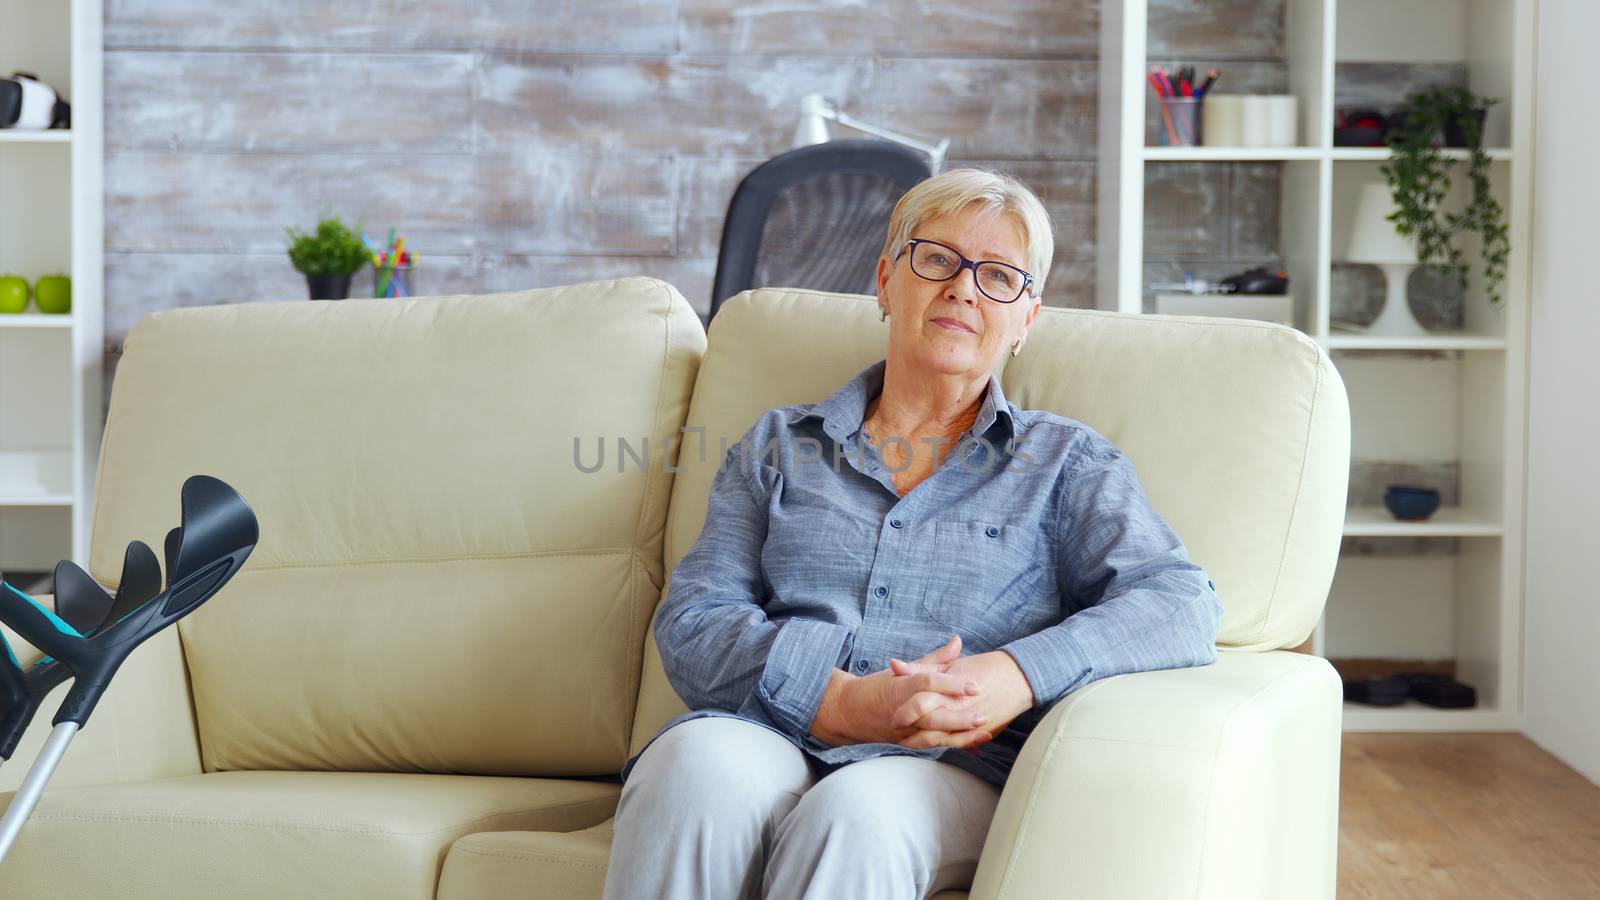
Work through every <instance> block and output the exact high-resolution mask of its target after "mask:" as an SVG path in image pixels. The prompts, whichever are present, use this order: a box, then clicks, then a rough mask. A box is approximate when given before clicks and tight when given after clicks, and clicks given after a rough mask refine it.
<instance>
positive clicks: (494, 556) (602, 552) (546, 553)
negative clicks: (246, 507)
mask: <svg viewBox="0 0 1600 900" xmlns="http://www.w3.org/2000/svg"><path fill="white" fill-rule="evenodd" d="M635 552H636V551H635V548H633V547H595V548H585V549H580V550H527V551H519V552H516V553H458V554H448V555H442V556H404V557H363V558H361V559H333V560H320V561H316V562H294V563H263V564H261V565H252V566H250V567H249V568H248V569H242V570H240V573H239V574H241V575H242V574H245V573H247V572H264V571H269V572H283V571H291V570H294V569H338V568H346V567H351V566H384V565H396V566H415V565H427V564H433V563H448V562H462V561H466V560H516V559H535V558H540V557H552V558H558V557H564V556H625V555H631V554H633V553H635Z"/></svg>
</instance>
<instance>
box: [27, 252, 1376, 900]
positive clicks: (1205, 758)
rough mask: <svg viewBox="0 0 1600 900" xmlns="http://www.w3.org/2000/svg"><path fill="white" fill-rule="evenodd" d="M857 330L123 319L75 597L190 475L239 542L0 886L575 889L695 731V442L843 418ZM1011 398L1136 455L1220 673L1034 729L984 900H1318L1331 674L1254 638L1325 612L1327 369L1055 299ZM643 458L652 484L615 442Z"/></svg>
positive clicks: (67, 768)
mask: <svg viewBox="0 0 1600 900" xmlns="http://www.w3.org/2000/svg"><path fill="white" fill-rule="evenodd" d="M885 335H886V331H885V326H883V325H881V324H880V323H879V322H878V319H877V316H876V315H875V311H874V308H873V305H872V304H871V303H867V302H864V301H863V300H862V299H861V298H852V297H843V296H837V295H826V294H818V293H812V292H806V291H772V290H766V291H757V292H754V293H753V294H751V295H745V296H742V297H740V298H736V299H735V300H734V301H733V302H731V303H729V304H728V305H727V306H726V307H725V308H724V309H723V310H722V311H721V313H720V314H719V315H718V317H717V319H716V320H715V323H714V325H713V327H712V328H711V334H710V338H709V348H708V340H707V336H706V334H705V332H704V331H703V330H702V328H701V325H700V323H699V321H698V320H697V319H696V317H695V316H694V314H693V313H692V312H691V311H690V308H689V306H688V304H687V303H685V301H684V300H683V298H682V297H681V296H680V295H679V294H678V292H677V291H675V290H674V289H673V288H671V287H670V286H668V285H666V284H663V283H661V282H659V281H654V280H650V279H624V280H620V281H611V282H601V283H596V284H588V285H578V286H574V287H567V288H559V289H552V290H541V291H528V292H522V293H511V294H499V295H492V296H478V297H447V298H426V299H414V300H401V301H394V300H382V301H367V300H361V301H354V300H352V301H346V302H343V303H305V302H300V303H256V304H241V305H231V306H217V307H208V308H197V309H184V310H174V311H168V312H161V313H157V314H155V315H152V316H150V317H148V318H146V319H144V320H143V321H141V322H140V323H139V324H138V325H137V327H135V328H134V329H133V331H132V333H131V334H130V335H129V336H128V339H127V343H126V354H125V356H124V357H123V359H122V362H121V366H120V368H119V371H118V373H117V378H116V384H115V390H114V393H113V396H112V405H111V412H110V418H109V421H108V423H107V427H106V434H105V442H104V449H103V453H102V458H101V464H100V476H99V484H98V493H97V505H96V517H95V523H94V535H93V554H92V558H91V560H90V571H91V572H92V573H93V574H94V575H95V576H96V578H97V579H99V580H101V581H102V582H105V583H111V582H114V581H115V579H116V578H117V577H118V571H119V566H120V563H121V559H122V550H123V547H124V546H125V544H126V543H127V542H128V541H129V540H132V539H134V538H142V539H144V540H145V541H147V542H154V543H156V545H157V546H159V539H160V538H161V536H162V534H164V533H165V530H166V529H167V528H169V527H171V526H172V525H173V524H175V523H176V522H177V518H178V506H177V501H178V487H179V485H180V484H181V483H182V480H183V478H184V477H185V476H187V475H190V474H193V473H197V472H206V473H211V474H214V475H217V476H219V477H221V478H223V479H224V480H226V481H228V482H229V483H231V484H233V485H234V486H235V487H236V488H237V489H238V490H239V491H240V492H241V493H242V494H243V495H244V496H245V497H246V498H247V499H248V500H249V501H250V502H251V503H252V505H253V506H254V508H255V510H256V512H257V513H258V515H259V518H260V521H261V542H260V544H259V546H258V547H257V549H256V551H255V555H254V556H253V557H252V558H251V559H250V561H249V563H248V564H247V566H246V567H245V568H244V570H243V571H242V572H241V573H240V574H239V575H238V576H237V577H236V578H235V579H234V580H233V582H232V583H231V584H229V586H228V587H227V588H226V589H225V590H224V591H223V592H222V593H221V594H219V595H218V596H217V597H216V598H215V599H213V600H212V601H211V602H210V603H209V604H208V605H207V606H206V607H204V608H202V609H201V610H200V611H199V612H197V613H196V614H195V615H194V616H192V617H191V618H189V619H187V620H185V621H184V622H182V623H181V625H180V626H179V628H178V630H177V631H176V632H175V633H172V632H169V633H166V634H164V635H162V636H161V637H160V638H158V639H156V640H153V641H152V642H151V643H150V644H148V645H147V646H145V647H144V648H141V650H140V651H139V652H138V653H136V654H135V655H134V656H133V658H132V659H131V660H130V661H129V663H128V665H127V666H126V667H125V668H124V670H123V672H122V674H121V675H120V676H119V677H118V680H117V681H116V682H115V683H114V684H113V686H112V688H111V689H110V691H109V692H108V694H107V696H106V699H105V701H104V702H102V704H101V706H100V709H99V711H98V712H97V713H96V715H95V718H94V719H93V720H91V721H90V723H89V726H88V728H87V729H85V731H84V732H83V733H82V735H81V736H80V738H79V739H78V741H77V743H75V744H74V746H73V747H72V748H71V750H70V751H69V753H68V755H67V759H66V761H65V763H64V764H63V767H62V769H61V771H60V773H59V774H58V776H57V777H56V779H55V780H54V781H53V782H52V784H51V787H50V789H49V791H48V792H47V793H46V795H45V797H44V800H43V802H42V803H41V805H40V806H39V808H38V810H37V811H36V813H35V814H34V816H33V818H32V820H31V821H30V822H29V823H28V824H27V826H26V827H25V828H24V830H23V834H22V837H21V839H20V841H19V843H18V844H17V846H16V848H15V850H14V852H13V855H12V857H11V858H10V859H9V860H8V861H7V862H6V863H4V864H3V865H0V895H3V896H6V897H25V896H51V897H61V898H79V897H82V898H94V897H117V898H162V900H175V898H189V897H195V898H200V897H205V898H212V897H227V898H288V897H294V898H309V897H337V898H384V900H395V898H417V900H422V898H433V897H438V898H441V900H466V898H511V897H552V898H566V897H572V898H594V897H598V896H599V894H600V885H601V884H602V881H603V879H604V875H605V867H606V858H607V855H608V851H609V846H610V836H611V817H612V815H613V813H614V810H615V805H616V801H617V796H618V791H619V788H618V787H617V785H616V784H615V783H614V779H608V778H607V776H608V775H612V774H613V773H616V772H617V771H618V770H619V769H620V768H621V766H622V763H623V762H624V760H625V759H626V758H627V757H628V755H629V754H630V752H632V751H633V750H636V749H638V748H639V747H640V746H641V745H642V743H643V742H644V741H646V740H648V739H649V738H650V737H651V736H652V735H653V734H654V733H655V731H656V729H657V728H658V727H659V725H660V724H661V723H662V722H664V721H665V720H666V719H667V718H669V717H670V716H672V715H674V714H675V713H677V712H678V711H679V710H681V709H682V705H681V703H680V701H679V700H678V699H677V697H676V696H675V695H674V694H673V692H672V690H671V688H670V687H669V686H668V684H667V682H666V680H665V678H664V677H663V675H662V672H661V667H660V662H659V657H658V655H657V653H656V649H655V646H654V641H653V640H650V639H649V630H648V626H649V621H650V617H651V614H652V611H653V609H654V608H655V605H656V602H657V600H658V599H659V596H660V594H661V591H662V588H663V582H664V580H665V576H666V574H667V573H669V572H670V571H671V569H672V567H673V565H674V564H675V563H676V561H677V560H678V558H679V557H680V556H681V555H682V554H683V553H684V552H685V551H686V550H687V548H688V547H689V546H690V544H691V543H692V542H693V540H694V538H695V536H696V534H697V533H698V531H699V528H700V526H701V523H702V521H703V520H704V516H705V504H706V494H707V488H708V485H709V483H710V479H711V476H712V473H713V467H714V466H715V464H716V463H717V461H719V460H720V458H721V453H720V452H719V451H718V449H717V447H718V444H719V441H720V439H721V438H723V437H725V438H726V439H727V440H729V441H731V440H733V439H735V438H737V437H738V436H739V435H740V434H742V433H743V431H744V429H745V428H746V427H747V426H748V425H749V424H750V423H751V422H752V421H754V419H755V417H756V416H757V414H758V413H759V412H760V411H761V410H763V409H766V408H768V407H772V406H776V405H780V404H787V403H793V402H801V401H810V400H818V399H821V398H822V397H824V396H826V395H827V394H829V393H831V392H832V391H833V390H834V389H835V388H836V387H837V386H838V385H839V384H841V383H843V382H844V381H845V380H846V379H848V378H849V377H850V376H851V375H854V374H855V373H856V372H857V371H859V370H860V369H861V368H863V367H865V366H866V365H867V364H868V363H870V362H871V361H873V360H874V359H877V358H879V357H880V356H881V355H882V352H883V349H884V341H885ZM1004 381H1005V386H1006V393H1007V396H1008V397H1010V398H1011V399H1012V400H1013V401H1014V402H1016V403H1018V404H1019V405H1021V406H1025V407H1036V408H1047V409H1052V410H1056V411H1058V412H1061V413H1064V414H1066V415H1069V416H1072V417H1075V418H1077V419H1080V420H1082V421H1084V422H1086V423H1088V424H1090V425H1092V426H1094V427H1095V428H1097V429H1098V430H1099V431H1101V432H1102V433H1103V434H1105V435H1106V436H1107V437H1108V438H1110V439H1111V440H1112V441H1114V442H1115V443H1116V444H1118V445H1119V446H1120V447H1122V448H1123V450H1125V451H1126V452H1127V453H1128V454H1129V456H1131V457H1132V458H1133V460H1134V461H1135V463H1136V465H1137V466H1138V469H1139V472H1140V475H1141V478H1142V480H1143V483H1144V485H1145V487H1146V490H1147V492H1148V494H1149V496H1150V498H1151V500H1152V502H1153V503H1154V504H1155V506H1156V507H1157V509H1158V510H1159V511H1160V512H1161V513H1162V514H1163V515H1164V516H1165V517H1166V518H1167V520H1168V521H1169V522H1170V523H1171V524H1172V525H1173V527H1174V528H1175V529H1176V530H1177V531H1178V532H1179V534H1180V535H1181V536H1182V537H1183V538H1184V540H1185V541H1186V542H1187V544H1188V546H1189V548H1190V550H1191V553H1192V554H1193V555H1194V557H1195V558H1196V559H1197V560H1198V561H1199V562H1201V563H1202V564H1203V565H1204V566H1205V567H1206V568H1207V570H1208V571H1209V572H1210V573H1211V574H1212V576H1213V577H1214V579H1215V580H1216V583H1217V587H1218V589H1219V592H1220V594H1221V596H1222V599H1223V600H1224V602H1225V603H1226V605H1227V614H1226V618H1225V619H1224V621H1223V626H1222V633H1221V644H1222V645H1223V649H1224V651H1225V652H1223V653H1221V654H1220V658H1219V659H1218V661H1217V663H1216V664H1214V665H1212V666H1208V667H1203V668H1196V669H1182V670H1173V671H1163V672H1150V673H1141V674H1136V675H1126V676H1121V677H1116V678H1110V679H1106V680H1103V681H1100V682H1097V683H1094V684H1092V685H1090V686H1088V687H1086V688H1084V689H1082V690H1080V691H1077V692H1076V693H1074V694H1072V695H1070V696H1068V697H1067V698H1066V699H1064V700H1063V701H1062V702H1061V703H1059V704H1058V705H1057V706H1056V708H1055V709H1054V710H1053V711H1052V712H1051V713H1050V714H1049V715H1048V716H1047V717H1046V718H1045V719H1044V721H1043V722H1042V724H1041V725H1040V727H1039V728H1038V730H1037V732H1036V733H1035V735H1034V737H1033V739H1032V741H1031V742H1030V743H1029V744H1028V746H1027V747H1026V749H1025V750H1024V752H1023V754H1022V758H1021V760H1020V761H1019V764H1018V766H1017V768H1016V770H1015V772H1014V773H1013V775H1012V776H1011V780H1010V783H1009V785H1008V786H1007V788H1006V791H1005V793H1004V795H1003V798H1002V801H1001V804H1000V808H999V811H998V813H997V814H996V816H995V819H994V823H993V825H992V827H991V830H990V835H989V841H988V845H987V847H986V848H985V851H984V855H983V860H982V864H981V866H980V867H979V869H978V873H977V877H976V882H975V884H974V886H973V888H972V891H971V896H973V897H975V898H976V897H984V898H988V897H1017V898H1021V897H1027V898H1035V897H1036V898H1045V897H1050V898H1061V897H1081V898H1094V900H1104V898H1123V897H1126V898H1141V900H1148V898H1166V897H1208V898H1211V897H1215V898H1222V897H1226V898H1235V900H1237V898H1284V897H1319V896H1321V897H1327V896H1331V895H1332V893H1333V886H1334V852H1335V841H1336V820H1337V800H1338V761H1339V755H1338V748H1339V716H1340V691H1339V682H1338V679H1337V678H1336V676H1335V675H1334V673H1333V671H1332V669H1331V668H1330V667H1329V666H1328V664H1327V663H1326V662H1325V661H1323V660H1321V659H1318V658H1315V657H1311V656H1307V655H1303V654H1299V653H1292V652H1285V651H1283V650H1282V648H1285V647H1290V646H1294V645H1297V644H1299V643H1300V642H1301V641H1302V640H1303V639H1304V638H1305V637H1306V635H1307V634H1308V633H1309V632H1310V631H1311V628H1312V625H1313V623H1314V622H1315V621H1316V619H1317V617H1318V615H1319V612H1320V610H1321V608H1322V603H1323V599H1324V597H1325V594H1326V591H1327V588H1328V584H1329V581H1330V578H1331V575H1332V571H1333V566H1334V562H1335V556H1336V553H1337V549H1338V543H1339V533H1340V525H1341V520H1342V517H1343V509H1344V497H1345V479H1346V473H1347V466H1348V455H1349V419H1348V412H1347V407H1346V402H1345V396H1344V391H1343V387H1342V385H1341V383H1340V381H1339V378H1338V375H1337V374H1336V373H1335V371H1334V369H1333V367H1332V366H1331V365H1330V363H1329V361H1328V358H1327V356H1326V354H1324V353H1322V352H1321V351H1320V350H1319V349H1318V348H1317V347H1316V345H1315V344H1314V343H1312V342H1311V341H1310V340H1308V339H1307V338H1305V337H1304V336H1302V335H1300V334H1299V333H1297V332H1294V331H1290V330H1288V329H1285V328H1281V327H1278V326H1273V325H1266V324H1259V323H1251V322H1244V321H1220V320H1200V319H1175V318H1164V317H1155V316H1144V317H1136V316H1121V315H1115V314H1109V313H1100V312H1089V311H1067V310H1056V309H1046V310H1045V311H1044V312H1043V314H1042V315H1041V317H1040V319H1039V322H1038V325H1037V328H1036V330H1035V332H1034V336H1033V338H1032V339H1031V340H1030V341H1029V343H1028V347H1027V350H1026V352H1024V353H1023V355H1022V356H1021V357H1020V358H1019V359H1016V360H1014V361H1011V362H1010V363H1009V366H1008V369H1007V371H1006V372H1005V374H1004ZM686 423H687V424H688V425H690V426H700V427H704V428H705V434H706V442H707V444H708V445H709V446H708V449H707V452H705V453H704V454H701V453H699V452H698V438H697V436H696V434H694V433H691V434H690V435H689V436H688V438H687V443H686V444H685V445H684V446H683V448H682V452H681V453H680V452H679V443H680V441H679V437H680V434H681V432H680V427H681V426H684V425H685V424H686ZM599 438H604V440H605V450H604V455H603V459H604V462H605V465H604V466H603V467H602V468H600V469H599V470H598V471H593V472H585V471H582V468H588V467H592V466H593V465H594V463H595V461H596V459H597V458H601V457H600V454H599V453H598V448H597V444H596V441H597V439H599ZM646 438H648V447H649V451H648V454H647V455H646V456H647V458H648V460H649V465H648V468H647V469H646V468H644V467H642V466H640V465H638V464H637V463H636V462H635V460H634V457H630V456H627V455H625V454H619V453H618V449H619V448H618V445H617V442H618V440H619V439H621V440H624V441H626V442H627V443H628V445H629V446H630V448H632V450H633V452H634V453H635V454H639V453H640V448H641V446H642V445H643V443H644V441H645V439H646ZM575 439H576V440H577V442H578V446H577V452H576V456H575V445H574V442H575ZM664 442H665V443H667V444H668V447H669V452H668V454H667V459H668V461H669V462H670V461H672V459H673V458H674V457H675V458H676V459H677V462H678V466H677V467H675V468H680V469H681V471H678V472H676V473H674V472H673V471H671V470H670V468H671V467H664V466H663V464H662V462H663V455H662V450H661V448H662V446H663V443H664ZM641 455H645V454H641ZM619 460H621V462H622V464H621V465H620V467H619V465H618V463H619ZM580 464H581V467H582V468H580ZM619 468H620V471H619ZM12 637H14V636H12ZM53 708H54V707H53V703H52V704H48V705H47V706H46V709H47V710H51V709H53ZM48 720H49V715H41V716H40V718H39V721H38V722H37V723H36V725H35V728H34V731H33V732H32V733H31V734H30V735H29V737H28V739H27V741H26V742H25V744H24V745H23V748H22V750H21V751H19V753H18V755H17V757H16V760H14V761H13V762H12V763H11V764H9V765H8V766H6V767H5V768H4V769H3V770H0V777H3V778H4V779H5V782H4V783H3V785H0V787H3V788H4V789H5V790H10V789H12V788H13V787H14V786H15V784H16V783H17V781H19V780H20V778H21V774H22V771H23V769H24V768H25V764H26V762H27V761H28V760H30V759H31V758H32V755H33V753H34V751H36V750H37V748H38V746H39V745H40V743H41V741H42V736H43V732H44V730H45V729H47V728H48ZM5 801H6V797H5V795H0V803H4V802H5ZM1085 823H1092V827H1088V826H1086V824H1085ZM941 896H943V897H958V896H963V895H962V894H960V893H949V892H947V893H946V894H944V895H941Z"/></svg>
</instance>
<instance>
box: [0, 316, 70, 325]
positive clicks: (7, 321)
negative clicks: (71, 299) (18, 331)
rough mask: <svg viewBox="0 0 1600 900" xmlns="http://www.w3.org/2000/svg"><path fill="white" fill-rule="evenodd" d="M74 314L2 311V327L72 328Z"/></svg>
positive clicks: (0, 317) (0, 319)
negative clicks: (10, 312) (11, 312)
mask: <svg viewBox="0 0 1600 900" xmlns="http://www.w3.org/2000/svg"><path fill="white" fill-rule="evenodd" d="M71 327H72V316H70V315H65V314H63V315H52V314H50V313H16V314H5V313H0V328H71Z"/></svg>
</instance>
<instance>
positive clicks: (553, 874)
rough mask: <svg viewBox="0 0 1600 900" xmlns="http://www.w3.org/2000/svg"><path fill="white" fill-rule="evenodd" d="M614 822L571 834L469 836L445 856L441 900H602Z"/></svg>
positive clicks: (533, 832) (481, 833)
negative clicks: (557, 899)
mask: <svg viewBox="0 0 1600 900" xmlns="http://www.w3.org/2000/svg"><path fill="white" fill-rule="evenodd" d="M615 821H616V820H615V819H607V820H605V821H604V822H601V823H600V824H598V825H594V826H592V827H589V828H584V829H580V830H577V831H570V832H554V831H481V832H478V833H477V834H469V835H467V836H466V837H464V838H462V839H461V840H459V841H456V843H455V846H453V847H451V848H450V855H449V856H448V857H446V858H445V861H444V873H443V874H442V875H440V876H439V900H525V898H529V897H560V898H562V900H587V898H593V900H599V898H600V895H601V893H602V892H603V890H604V888H605V883H606V862H607V860H608V859H609V858H610V856H611V838H612V835H613V828H612V826H613V824H614V823H615Z"/></svg>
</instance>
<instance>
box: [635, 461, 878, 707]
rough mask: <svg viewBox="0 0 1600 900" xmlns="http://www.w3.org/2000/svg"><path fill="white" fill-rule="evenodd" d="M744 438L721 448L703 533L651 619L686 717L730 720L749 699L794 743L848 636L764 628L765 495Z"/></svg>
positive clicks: (815, 627)
mask: <svg viewBox="0 0 1600 900" xmlns="http://www.w3.org/2000/svg"><path fill="white" fill-rule="evenodd" d="M753 434H754V429H752V434H747V435H746V436H745V437H744V438H743V439H742V440H740V441H739V442H738V443H736V444H734V445H733V446H732V447H730V448H729V450H728V453H727V456H726V457H725V458H724V459H723V463H722V466H721V468H719V469H718V470H717V473H716V475H715V477H714V478H713V480H712V483H711V494H710V498H709V503H708V506H707V511H706V522H705V526H704V527H703V528H702V530H701V532H700V537H699V538H698V539H697V540H696V541H695V544H694V546H693V547H692V548H690V550H689V552H688V553H687V554H685V555H684V557H683V559H682V561H680V562H679V563H678V565H677V567H676V568H675V569H673V572H672V577H671V583H670V586H669V587H668V589H667V597H666V599H665V600H663V601H662V603H661V606H660V608H659V609H658V610H657V611H656V615H655V620H654V631H655V638H656V645H657V647H658V648H659V649H660V651H661V661H662V664H663V667H664V668H665V670H666V675H667V680H668V681H669V682H670V683H671V684H672V687H673V689H674V690H676V691H677V692H678V696H679V697H681V698H683V701H684V702H685V703H686V704H688V706H689V707H690V708H691V709H723V710H728V711H737V710H738V709H739V708H740V707H741V706H743V705H744V704H745V702H746V701H747V700H748V699H750V698H751V696H752V695H753V696H754V697H755V698H756V699H757V701H758V702H759V703H760V704H761V706H762V708H763V709H764V710H765V711H766V713H767V715H768V716H769V717H770V718H771V719H772V721H773V723H774V724H776V725H778V726H779V727H780V728H782V729H784V730H785V731H787V732H788V733H789V734H791V735H793V736H795V737H803V736H804V735H806V734H807V733H809V731H810V729H811V722H812V719H813V718H815V716H816V712H817V706H818V704H820V703H821V701H822V695H823V693H824V691H825V690H826V688H827V686H828V680H829V677H830V674H831V671H832V670H833V668H835V666H836V664H837V662H838V660H839V659H841V658H842V657H843V656H844V654H845V648H846V642H847V641H848V639H849V636H850V632H849V630H848V629H846V628H844V627H843V626H840V625H836V624H833V623H829V622H823V621H820V620H815V619H805V618H798V617H796V618H786V619H780V620H778V621H772V620H770V619H769V618H768V617H767V613H766V610H765V608H764V607H765V605H766V599H767V597H768V591H767V588H766V583H765V578H764V576H763V575H762V571H761V548H762V545H763V543H764V542H765V540H766V536H767V516H768V503H769V500H770V498H771V495H772V486H771V485H768V484H766V483H765V481H764V479H763V477H762V475H763V474H765V475H766V476H767V477H769V478H772V479H780V478H781V476H779V475H778V474H777V472H776V471H772V470H769V471H768V472H766V473H763V472H762V471H761V469H760V468H759V467H760V466H761V463H760V462H759V460H758V459H757V454H756V453H755V452H754V451H747V450H746V448H748V447H751V446H752V444H753V441H754V437H753Z"/></svg>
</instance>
